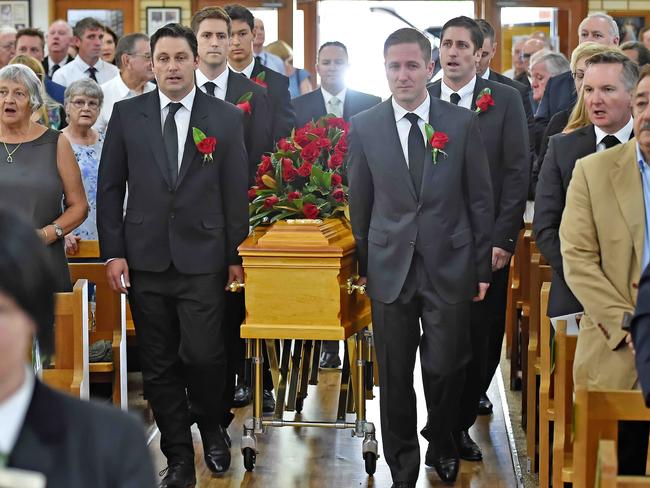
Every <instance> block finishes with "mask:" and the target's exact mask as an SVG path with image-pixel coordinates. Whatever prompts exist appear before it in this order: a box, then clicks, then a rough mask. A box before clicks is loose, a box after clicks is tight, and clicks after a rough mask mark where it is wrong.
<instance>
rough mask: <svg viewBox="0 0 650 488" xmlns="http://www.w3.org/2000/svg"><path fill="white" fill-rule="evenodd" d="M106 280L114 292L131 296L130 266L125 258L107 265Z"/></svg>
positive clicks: (114, 260)
mask: <svg viewBox="0 0 650 488" xmlns="http://www.w3.org/2000/svg"><path fill="white" fill-rule="evenodd" d="M106 278H107V279H108V284H109V286H110V287H111V289H112V290H113V291H117V292H120V293H124V294H126V295H128V294H129V290H127V288H129V287H130V286H131V282H130V281H129V265H128V263H127V262H126V259H124V258H117V259H113V260H111V262H110V263H108V264H107V265H106Z"/></svg>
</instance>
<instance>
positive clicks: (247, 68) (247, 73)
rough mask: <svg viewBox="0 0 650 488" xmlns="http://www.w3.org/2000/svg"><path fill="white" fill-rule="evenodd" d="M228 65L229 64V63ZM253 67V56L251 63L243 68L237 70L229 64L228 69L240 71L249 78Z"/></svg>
mask: <svg viewBox="0 0 650 488" xmlns="http://www.w3.org/2000/svg"><path fill="white" fill-rule="evenodd" d="M229 66H230V65H229ZM254 67H255V58H253V61H251V64H249V65H248V66H246V67H245V68H244V69H243V70H241V71H238V70H236V69H235V68H233V67H232V66H230V69H231V70H233V71H234V72H235V73H242V74H243V75H244V76H246V78H250V77H251V75H252V74H253V68H254Z"/></svg>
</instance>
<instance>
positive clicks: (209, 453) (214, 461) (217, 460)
mask: <svg viewBox="0 0 650 488" xmlns="http://www.w3.org/2000/svg"><path fill="white" fill-rule="evenodd" d="M199 430H200V432H201V442H202V443H203V459H204V460H205V465H206V466H207V467H208V469H209V470H210V471H212V472H213V473H216V474H219V473H225V472H226V471H228V468H229V467H230V448H229V447H228V442H227V440H226V435H227V434H224V431H225V429H224V428H223V427H222V426H221V425H218V426H216V427H215V428H211V429H200V428H199Z"/></svg>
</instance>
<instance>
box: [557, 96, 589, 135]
mask: <svg viewBox="0 0 650 488" xmlns="http://www.w3.org/2000/svg"><path fill="white" fill-rule="evenodd" d="M589 124H591V120H589V113H587V107H586V106H585V97H584V94H583V91H582V90H580V93H579V94H578V101H577V102H576V104H575V106H574V107H573V110H572V111H571V116H570V117H569V121H568V122H567V124H566V127H565V128H564V130H563V131H562V133H563V134H568V133H569V132H573V131H574V130H577V129H582V128H583V127H587V126H588V125H589Z"/></svg>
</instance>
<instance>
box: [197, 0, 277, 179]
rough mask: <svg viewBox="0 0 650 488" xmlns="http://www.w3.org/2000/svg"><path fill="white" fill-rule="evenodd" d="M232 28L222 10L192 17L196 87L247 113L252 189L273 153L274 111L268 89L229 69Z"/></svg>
mask: <svg viewBox="0 0 650 488" xmlns="http://www.w3.org/2000/svg"><path fill="white" fill-rule="evenodd" d="M230 24H231V22H230V17H228V14H227V13H226V12H225V10H223V9H222V8H220V7H206V8H204V9H201V10H199V11H198V12H197V13H195V14H194V16H193V17H192V24H191V25H192V30H193V31H194V35H196V39H197V42H198V46H199V67H198V69H197V70H196V85H197V86H198V87H199V88H200V89H201V91H203V93H207V94H208V95H212V96H214V97H217V98H219V99H221V100H225V101H226V102H230V103H232V104H235V105H237V104H238V103H239V107H240V108H241V109H242V111H243V112H244V138H245V142H246V152H247V153H248V161H249V167H248V172H249V177H248V180H249V183H250V184H251V185H252V183H253V181H254V175H255V171H256V170H257V165H258V164H260V159H261V158H262V154H264V153H265V152H267V151H271V150H272V149H273V141H272V137H271V128H272V127H271V124H272V118H271V108H270V105H269V103H270V102H269V98H268V96H267V93H266V89H265V88H264V87H262V86H260V85H258V84H257V83H255V82H253V81H251V80H249V79H247V78H246V77H244V76H241V75H239V74H237V73H235V72H233V71H232V70H231V69H230V68H228V50H229V45H230V27H231V25H230ZM247 94H250V100H249V101H248V105H246V103H244V101H243V100H242V97H244V98H246V95H247ZM240 101H241V103H240Z"/></svg>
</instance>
